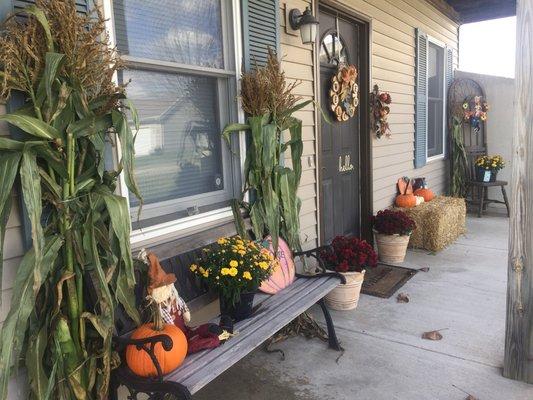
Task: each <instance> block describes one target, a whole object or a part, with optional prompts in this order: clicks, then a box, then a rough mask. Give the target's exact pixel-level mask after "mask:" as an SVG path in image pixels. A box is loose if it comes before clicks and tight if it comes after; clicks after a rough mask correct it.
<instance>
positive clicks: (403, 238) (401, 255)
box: [374, 232, 411, 264]
mask: <svg viewBox="0 0 533 400" xmlns="http://www.w3.org/2000/svg"><path fill="white" fill-rule="evenodd" d="M374 235H375V237H376V244H377V246H378V257H379V260H380V261H383V262H385V263H396V264H397V263H402V262H403V260H404V259H405V253H406V252H407V245H408V244H409V238H410V237H411V235H384V234H382V233H377V232H374Z"/></svg>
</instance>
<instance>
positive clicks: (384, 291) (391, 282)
mask: <svg viewBox="0 0 533 400" xmlns="http://www.w3.org/2000/svg"><path fill="white" fill-rule="evenodd" d="M417 272H418V271H417V270H416V269H412V268H405V267H398V266H396V265H391V264H383V263H378V266H377V267H376V268H369V269H367V270H366V272H365V280H364V281H363V287H362V289H361V292H362V293H364V294H368V295H370V296H376V297H381V298H384V299H388V298H389V297H391V296H392V295H393V294H394V293H395V292H396V291H397V290H398V289H399V288H401V287H402V286H403V285H405V282H407V281H408V280H409V279H411V278H412V277H413V275H414V274H416V273H417Z"/></svg>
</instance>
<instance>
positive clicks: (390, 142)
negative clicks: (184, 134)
mask: <svg viewBox="0 0 533 400" xmlns="http://www.w3.org/2000/svg"><path fill="white" fill-rule="evenodd" d="M309 3H310V2H307V1H303V0H299V1H287V2H283V1H281V2H280V8H281V10H280V12H281V13H282V14H281V17H280V21H281V24H282V28H281V29H280V32H281V43H282V46H281V53H282V54H281V55H282V56H283V57H284V62H283V68H284V70H285V73H286V75H287V76H288V77H290V78H294V79H300V80H302V82H303V83H302V85H301V86H300V87H299V89H298V90H299V93H298V94H301V95H304V96H305V97H308V96H311V95H312V93H313V77H314V71H313V49H312V48H311V46H309V45H303V44H301V40H300V37H299V36H291V35H288V34H287V33H286V30H285V7H287V8H288V9H291V8H294V7H298V8H299V9H300V10H303V9H304V8H305V6H306V5H308V4H309ZM336 3H337V4H338V5H339V6H342V7H344V8H346V7H347V8H349V9H352V10H353V11H354V12H355V13H357V14H359V15H364V16H366V17H367V18H370V19H371V20H372V23H371V26H372V32H371V39H372V43H371V60H370V63H371V79H372V80H371V82H370V83H371V85H370V87H373V85H374V84H377V85H379V87H380V90H382V91H388V92H390V93H391V96H392V99H393V103H392V106H391V114H390V116H389V123H390V127H391V131H392V138H391V139H387V138H382V139H376V138H374V139H373V141H372V152H373V209H374V212H376V211H377V210H379V209H382V208H386V207H389V206H390V205H392V203H393V201H394V197H395V195H396V181H397V180H398V178H399V177H401V176H409V177H426V179H427V182H428V184H429V185H430V187H431V188H432V189H433V190H434V191H435V192H436V193H445V192H446V191H447V189H448V180H449V179H448V174H449V168H448V161H447V160H446V159H439V160H433V161H429V162H428V163H427V164H426V165H425V166H424V167H422V168H418V169H415V168H414V132H415V67H416V48H415V28H421V29H422V30H423V31H424V32H426V33H427V34H428V35H430V36H431V37H434V38H435V39H437V40H439V41H440V42H443V43H445V44H446V45H448V46H449V47H451V48H452V49H454V50H455V52H454V54H455V59H454V65H457V49H458V25H457V24H456V23H455V22H453V21H452V20H450V19H449V18H448V17H446V16H444V15H443V14H442V13H441V12H440V11H438V10H437V9H435V8H434V7H433V6H431V5H430V4H428V3H427V2H426V1H424V0H364V1H361V0H341V1H337V2H336ZM333 5H334V4H333ZM314 6H315V7H314V9H315V11H316V3H315V4H314ZM360 112H362V111H361V110H360ZM363 112H364V111H363ZM300 114H301V115H299V116H301V117H302V116H303V117H304V125H305V128H304V141H305V142H304V156H303V159H302V163H303V166H304V170H305V169H308V170H309V169H312V170H313V172H314V173H313V174H312V173H310V171H307V173H306V174H305V178H302V183H301V188H300V190H299V193H300V196H303V197H304V198H305V201H304V203H305V204H306V207H302V213H301V218H302V232H305V233H306V234H310V235H312V236H315V235H316V236H318V229H316V232H315V230H314V229H313V226H312V225H311V223H312V218H311V216H315V218H316V221H315V224H316V226H317V225H318V212H317V211H316V209H317V204H318V198H317V197H316V196H317V182H316V174H317V170H316V169H315V168H311V167H308V165H309V164H308V163H309V160H308V159H309V157H312V156H313V155H312V154H309V151H308V150H311V147H310V145H311V143H313V144H314V143H315V141H316V129H315V118H316V115H315V113H314V112H313V111H312V110H311V109H309V110H307V111H305V112H303V113H300ZM310 129H313V131H312V132H311V131H310ZM315 150H316V149H315ZM312 158H313V161H316V157H312ZM313 203H314V207H311V205H312V204H313ZM307 225H309V226H307ZM317 228H318V226H317ZM310 237H311V236H310ZM312 244H313V245H314V244H316V243H315V242H313V243H312Z"/></svg>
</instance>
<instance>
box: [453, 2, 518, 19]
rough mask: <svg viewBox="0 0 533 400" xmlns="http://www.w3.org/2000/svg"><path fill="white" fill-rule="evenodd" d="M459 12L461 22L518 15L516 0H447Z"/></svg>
mask: <svg viewBox="0 0 533 400" xmlns="http://www.w3.org/2000/svg"><path fill="white" fill-rule="evenodd" d="M446 3H448V4H449V5H450V6H452V7H453V9H454V10H455V11H457V13H458V14H459V19H460V21H461V23H470V22H478V21H485V20H488V19H495V18H504V17H511V16H513V15H516V0H470V1H465V0H446Z"/></svg>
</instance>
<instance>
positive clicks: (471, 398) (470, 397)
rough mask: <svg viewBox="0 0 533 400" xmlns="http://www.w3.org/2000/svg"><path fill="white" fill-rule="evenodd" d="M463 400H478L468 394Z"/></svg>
mask: <svg viewBox="0 0 533 400" xmlns="http://www.w3.org/2000/svg"><path fill="white" fill-rule="evenodd" d="M465 400H478V398H477V397H474V396H472V395H471V394H469V395H468V397H467V398H466V399H465Z"/></svg>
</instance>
